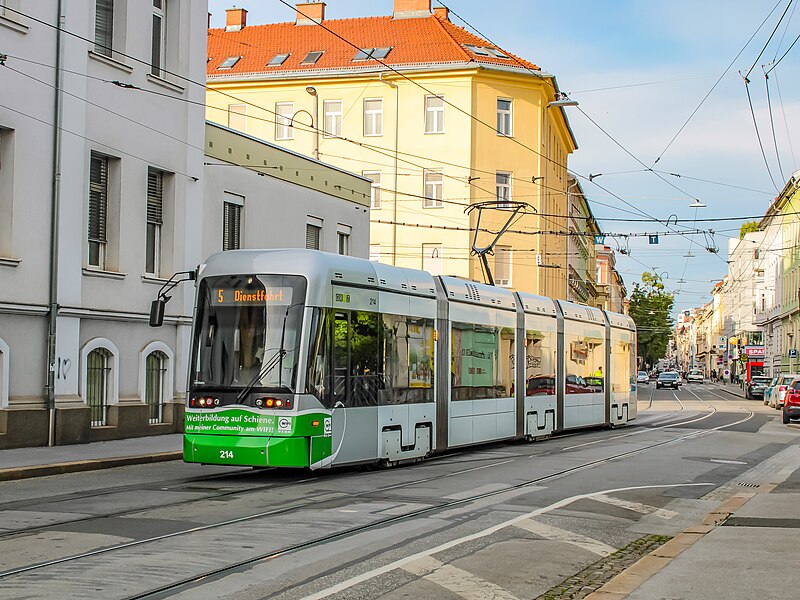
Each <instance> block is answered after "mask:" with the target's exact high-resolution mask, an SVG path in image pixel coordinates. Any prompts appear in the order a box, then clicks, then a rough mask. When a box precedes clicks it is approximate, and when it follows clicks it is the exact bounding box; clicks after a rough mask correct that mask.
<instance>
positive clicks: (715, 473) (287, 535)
mask: <svg viewBox="0 0 800 600" xmlns="http://www.w3.org/2000/svg"><path fill="white" fill-rule="evenodd" d="M654 388H655V386H654V385H653V384H652V383H651V384H650V385H649V386H642V387H641V388H640V396H639V400H640V402H639V418H638V419H637V421H636V422H635V423H634V424H633V425H631V426H629V427H626V428H622V429H615V430H593V431H585V432H582V433H580V434H571V435H565V436H558V437H555V438H552V439H549V440H545V441H542V442H537V443H509V444H493V445H489V446H483V447H480V448H477V449H473V450H471V451H462V452H456V453H451V454H447V455H444V456H439V457H436V458H434V459H432V460H429V461H427V462H424V463H420V464H417V465H412V466H406V467H399V468H394V469H384V470H375V469H348V470H337V471H333V472H327V473H319V472H316V473H309V472H282V471H276V470H260V471H254V470H249V469H236V468H226V467H203V466H199V465H185V464H183V463H180V462H174V463H172V462H170V463H160V464H151V465H141V466H131V467H122V468H118V469H109V470H104V471H97V472H88V473H77V474H71V475H59V476H53V477H43V478H38V479H29V480H20V481H12V482H5V483H0V597H2V598H7V599H11V598H60V599H68V598H81V599H84V598H87V597H93V598H122V599H128V598H166V597H170V598H185V599H189V598H191V599H192V600H196V599H198V598H236V599H250V598H253V599H255V598H259V599H260V598H277V599H281V600H284V599H285V600H289V599H301V598H303V599H311V598H334V599H344V598H353V599H356V598H363V599H367V598H370V599H372V598H380V599H382V600H390V599H391V600H399V599H403V598H408V599H417V598H426V599H427V598H430V599H437V600H438V599H442V600H449V599H463V598H466V599H470V600H471V599H476V600H477V599H486V598H495V599H500V600H514V599H516V598H537V597H547V598H553V599H556V598H568V597H582V595H586V594H588V593H590V592H591V591H592V590H593V589H596V588H597V587H599V585H601V584H602V583H603V582H604V581H607V580H608V579H610V578H611V577H612V576H613V575H615V574H616V573H618V572H620V571H621V570H622V569H624V568H625V567H626V566H627V565H629V564H631V563H632V562H634V561H635V560H637V559H638V558H639V557H641V556H643V555H644V554H646V553H647V552H649V551H650V550H652V549H653V548H656V547H658V546H659V545H660V544H663V543H664V542H665V541H667V540H668V539H669V538H670V537H672V536H675V535H676V534H677V533H679V532H680V531H683V530H684V529H686V528H688V527H690V526H692V525H694V524H696V523H699V522H700V521H702V520H703V516H704V515H706V514H707V513H709V512H710V511H712V510H713V509H714V508H715V507H717V506H718V505H719V504H720V503H721V502H723V501H724V500H726V499H727V498H729V497H731V496H732V495H733V494H734V493H736V492H738V491H741V490H742V487H741V485H740V484H741V482H743V481H745V482H748V483H746V485H751V486H757V485H758V481H759V480H760V479H759V478H760V477H766V476H767V475H769V474H770V473H772V472H774V468H775V465H774V462H775V459H774V458H773V457H775V456H776V455H779V453H780V452H783V451H789V450H791V451H793V450H797V448H796V446H797V445H798V443H799V442H800V431H798V430H796V429H791V428H787V427H786V426H784V425H782V424H781V423H780V413H778V412H777V411H775V410H772V409H769V408H767V407H764V406H763V404H762V403H761V401H758V400H756V401H746V400H744V399H739V398H735V397H734V396H731V395H730V394H726V393H725V392H723V391H720V390H719V389H718V388H715V387H712V386H710V385H701V384H686V385H684V386H683V387H682V388H681V389H680V390H679V391H678V392H673V391H672V390H658V391H656V390H655V389H654ZM770 459H772V460H770ZM792 476H793V477H796V476H797V473H795V474H794V475H792ZM734 479H736V481H738V482H739V483H738V484H737V483H735V482H734V481H733V480H734ZM620 549H622V550H623V551H622V552H618V550H620ZM581 590H582V591H581ZM575 594H577V596H575Z"/></svg>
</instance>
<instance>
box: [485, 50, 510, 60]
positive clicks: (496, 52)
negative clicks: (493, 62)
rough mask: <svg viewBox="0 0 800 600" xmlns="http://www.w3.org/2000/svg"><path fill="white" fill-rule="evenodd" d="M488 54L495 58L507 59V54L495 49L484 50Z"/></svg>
mask: <svg viewBox="0 0 800 600" xmlns="http://www.w3.org/2000/svg"><path fill="white" fill-rule="evenodd" d="M485 50H486V51H487V52H488V53H489V54H491V55H492V56H494V57H495V58H508V54H506V53H505V52H502V51H500V50H498V49H497V48H486V49H485Z"/></svg>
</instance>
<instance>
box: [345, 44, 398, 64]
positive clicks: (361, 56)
mask: <svg viewBox="0 0 800 600" xmlns="http://www.w3.org/2000/svg"><path fill="white" fill-rule="evenodd" d="M393 47H394V46H389V47H385V48H360V49H359V50H358V51H357V52H356V53H355V55H354V56H353V62H360V61H362V60H373V59H376V58H378V59H381V60H382V59H384V58H386V57H387V56H389V52H391V51H392V48H393Z"/></svg>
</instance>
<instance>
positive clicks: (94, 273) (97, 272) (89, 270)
mask: <svg viewBox="0 0 800 600" xmlns="http://www.w3.org/2000/svg"><path fill="white" fill-rule="evenodd" d="M83 274H84V275H85V276H86V277H102V278H104V279H117V280H122V279H125V278H126V277H127V276H128V274H127V273H118V272H116V271H104V270H103V269H96V268H93V267H83Z"/></svg>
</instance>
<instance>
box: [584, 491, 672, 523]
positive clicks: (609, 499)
mask: <svg viewBox="0 0 800 600" xmlns="http://www.w3.org/2000/svg"><path fill="white" fill-rule="evenodd" d="M592 500H597V501H598V502H602V503H603V504H610V505H612V506H619V507H620V508H624V509H626V510H632V511H633V512H638V513H641V514H643V515H655V516H657V517H661V518H662V519H671V518H672V517H675V516H677V515H678V513H676V512H673V511H671V510H666V509H664V508H656V507H655V506H650V505H648V504H641V503H639V502H631V501H630V500H623V499H622V498H615V497H614V496H606V495H605V494H598V495H596V496H594V497H592Z"/></svg>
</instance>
